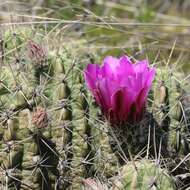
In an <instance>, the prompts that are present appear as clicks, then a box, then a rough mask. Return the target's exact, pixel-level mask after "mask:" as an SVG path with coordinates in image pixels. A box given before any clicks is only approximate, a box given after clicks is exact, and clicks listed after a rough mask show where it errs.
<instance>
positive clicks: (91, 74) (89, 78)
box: [84, 64, 100, 90]
mask: <svg viewBox="0 0 190 190" xmlns="http://www.w3.org/2000/svg"><path fill="white" fill-rule="evenodd" d="M99 73H100V67H99V66H98V65H96V64H88V66H87V68H86V70H85V71H84V77H85V81H86V82H87V85H88V88H89V89H90V90H93V89H95V88H96V82H97V80H98V75H99Z"/></svg>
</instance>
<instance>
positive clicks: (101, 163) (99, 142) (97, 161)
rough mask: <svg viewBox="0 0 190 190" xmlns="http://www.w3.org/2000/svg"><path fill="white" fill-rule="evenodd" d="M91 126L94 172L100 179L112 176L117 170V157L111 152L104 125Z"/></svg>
mask: <svg viewBox="0 0 190 190" xmlns="http://www.w3.org/2000/svg"><path fill="white" fill-rule="evenodd" d="M96 124H97V126H92V141H91V143H92V150H93V152H94V155H93V157H94V172H95V175H97V176H99V177H100V178H102V179H104V180H105V179H107V178H109V177H112V176H114V175H115V174H116V173H117V172H118V164H119V163H118V161H117V160H118V159H117V157H116V155H115V154H114V153H113V151H112V149H111V147H110V144H109V138H108V131H107V129H106V126H102V125H101V124H100V126H98V123H96Z"/></svg>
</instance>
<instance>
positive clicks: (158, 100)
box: [153, 81, 170, 131]
mask: <svg viewBox="0 0 190 190" xmlns="http://www.w3.org/2000/svg"><path fill="white" fill-rule="evenodd" d="M153 109H154V113H155V117H156V120H157V122H158V124H159V125H160V126H162V128H163V129H164V130H166V131H167V130H168V128H169V122H170V118H169V116H168V112H169V95H168V87H167V86H166V85H165V83H164V81H162V82H161V84H159V86H156V87H155V89H154V108H153Z"/></svg>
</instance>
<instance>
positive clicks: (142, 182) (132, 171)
mask: <svg viewBox="0 0 190 190" xmlns="http://www.w3.org/2000/svg"><path fill="white" fill-rule="evenodd" d="M112 189H113V190H124V189H130V190H132V189H141V190H145V189H160V190H162V189H163V190H164V189H168V190H174V189H176V188H175V185H174V183H173V179H172V178H171V177H170V176H169V174H168V173H167V171H165V170H163V169H161V168H159V166H156V164H155V163H154V162H151V161H150V160H143V159H142V160H141V161H136V162H130V163H128V164H127V165H125V166H123V167H122V169H121V171H120V172H119V175H118V176H116V177H115V179H114V181H113V187H112Z"/></svg>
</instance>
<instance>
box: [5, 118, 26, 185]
mask: <svg viewBox="0 0 190 190" xmlns="http://www.w3.org/2000/svg"><path fill="white" fill-rule="evenodd" d="M3 127H4V134H3V141H4V144H2V150H3V152H4V154H3V155H2V156H3V159H2V163H1V166H2V168H3V169H4V171H5V174H6V175H5V176H4V177H5V178H6V179H7V180H6V182H7V184H6V186H8V187H9V188H10V189H11V188H14V187H16V188H18V189H19V188H20V185H21V175H20V174H21V166H22V157H23V145H22V144H21V143H19V142H17V140H18V136H17V131H18V119H17V118H16V117H15V116H14V118H12V119H11V118H10V119H8V120H7V121H5V122H4V124H3ZM11 175H13V176H15V178H14V177H12V176H11ZM17 177H18V178H17Z"/></svg>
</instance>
